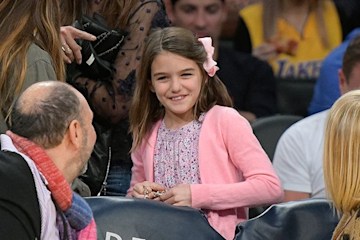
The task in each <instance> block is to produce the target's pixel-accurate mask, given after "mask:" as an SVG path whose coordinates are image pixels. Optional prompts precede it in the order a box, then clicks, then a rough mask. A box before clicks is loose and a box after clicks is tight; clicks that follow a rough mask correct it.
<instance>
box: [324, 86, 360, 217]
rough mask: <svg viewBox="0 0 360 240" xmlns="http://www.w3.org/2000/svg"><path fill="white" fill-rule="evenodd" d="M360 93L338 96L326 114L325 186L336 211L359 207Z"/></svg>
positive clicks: (347, 210) (351, 209)
mask: <svg viewBox="0 0 360 240" xmlns="http://www.w3.org/2000/svg"><path fill="white" fill-rule="evenodd" d="M359 119H360V90H354V91H350V92H348V93H346V94H344V95H343V96H342V97H340V98H339V99H338V100H337V101H336V102H335V103H334V105H333V106H332V108H331V109H330V112H329V116H328V121H327V125H326V131H325V143H324V179H325V186H326V189H327V191H328V194H329V196H330V198H331V199H332V200H333V202H334V205H335V207H336V209H338V210H339V211H340V212H343V213H350V212H351V211H353V210H355V209H357V208H358V207H359V206H360V184H359V183H360V122H359Z"/></svg>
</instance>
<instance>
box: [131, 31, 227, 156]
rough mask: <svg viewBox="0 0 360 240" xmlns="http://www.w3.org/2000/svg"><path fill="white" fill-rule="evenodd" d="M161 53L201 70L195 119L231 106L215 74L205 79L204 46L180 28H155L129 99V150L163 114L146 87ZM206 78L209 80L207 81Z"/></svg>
mask: <svg viewBox="0 0 360 240" xmlns="http://www.w3.org/2000/svg"><path fill="white" fill-rule="evenodd" d="M164 51H167V52H171V53H174V54H177V55H179V56H182V57H185V58H187V59H191V60H193V61H194V62H196V64H197V65H198V66H199V68H200V69H201V70H202V75H203V81H202V86H201V90H200V95H199V98H198V100H197V102H196V104H195V106H194V118H195V119H198V118H199V116H200V114H201V113H203V112H207V111H208V110H209V109H210V108H212V107H213V106H214V105H215V104H218V105H223V106H232V100H231V98H230V96H229V94H228V92H227V89H226V87H225V85H224V84H223V83H222V82H221V81H220V79H219V78H218V77H217V76H216V75H215V76H214V77H208V76H207V73H206V72H205V70H204V68H203V64H204V62H205V60H206V56H207V53H206V51H205V48H204V46H203V44H202V43H201V42H200V41H198V39H197V38H196V37H195V36H194V34H193V33H192V32H191V31H189V30H187V29H184V28H179V27H168V28H164V29H157V30H155V31H153V32H152V33H151V34H150V35H149V37H148V39H147V41H146V43H145V47H144V52H143V56H142V59H141V63H140V68H139V71H138V75H137V79H136V87H135V92H134V96H133V98H132V105H131V108H130V113H129V118H130V131H131V132H132V135H133V142H134V144H133V147H132V151H133V150H134V149H135V148H136V147H138V146H139V145H140V144H141V141H142V140H143V138H144V137H145V135H146V134H147V133H148V132H149V130H150V129H151V127H152V125H153V124H154V122H156V121H157V120H159V119H160V118H162V117H163V115H164V109H163V108H161V107H160V102H159V100H158V99H157V97H156V94H155V93H153V92H151V90H150V84H149V81H150V80H151V65H152V62H153V61H154V59H155V57H156V56H157V55H159V54H160V53H162V52H164ZM207 78H208V81H206V79H207Z"/></svg>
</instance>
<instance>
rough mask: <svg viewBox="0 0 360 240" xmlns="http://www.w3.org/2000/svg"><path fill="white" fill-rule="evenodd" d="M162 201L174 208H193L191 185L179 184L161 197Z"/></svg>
mask: <svg viewBox="0 0 360 240" xmlns="http://www.w3.org/2000/svg"><path fill="white" fill-rule="evenodd" d="M159 199H160V201H163V202H165V203H168V204H171V205H174V206H188V207H191V189H190V184H179V185H177V186H175V187H173V188H171V189H168V190H167V191H166V192H165V193H163V194H162V195H160V196H159Z"/></svg>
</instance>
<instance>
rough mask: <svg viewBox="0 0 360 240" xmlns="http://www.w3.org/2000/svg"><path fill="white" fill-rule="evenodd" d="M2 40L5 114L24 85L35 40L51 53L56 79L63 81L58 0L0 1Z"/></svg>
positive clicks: (0, 90)
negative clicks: (29, 55) (30, 49)
mask: <svg viewBox="0 0 360 240" xmlns="http://www.w3.org/2000/svg"><path fill="white" fill-rule="evenodd" d="M0 42H1V44H0V69H1V71H0V96H1V101H0V110H1V111H2V112H4V113H5V115H8V111H9V108H10V106H11V104H12V102H13V100H14V97H15V96H18V95H19V93H20V91H21V90H22V88H23V85H24V81H25V77H26V76H25V75H26V69H27V67H28V64H27V52H28V49H29V47H30V45H31V44H32V43H36V44H37V45H38V46H39V47H40V48H42V49H43V50H44V51H46V52H48V53H49V55H50V57H51V59H52V64H53V67H54V70H55V73H56V77H57V79H58V80H61V81H64V78H65V77H64V75H65V63H64V60H63V58H62V52H61V41H60V11H59V6H58V1H55V0H26V1H23V0H2V1H0Z"/></svg>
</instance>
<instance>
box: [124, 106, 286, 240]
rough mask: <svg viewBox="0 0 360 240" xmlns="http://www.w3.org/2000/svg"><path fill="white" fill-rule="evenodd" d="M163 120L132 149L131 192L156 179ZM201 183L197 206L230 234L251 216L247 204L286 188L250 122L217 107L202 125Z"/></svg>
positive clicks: (275, 197) (278, 195)
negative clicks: (155, 164) (157, 151)
mask: <svg viewBox="0 0 360 240" xmlns="http://www.w3.org/2000/svg"><path fill="white" fill-rule="evenodd" d="M159 126H160V121H158V122H157V123H155V125H154V127H153V129H152V130H151V132H150V133H149V135H148V137H147V138H146V139H147V141H145V140H144V141H143V143H142V144H141V146H140V147H139V148H137V149H136V150H135V151H134V152H133V154H132V160H133V163H134V166H133V168H132V178H131V183H130V189H129V190H128V194H130V193H131V191H132V188H133V187H134V185H135V184H136V183H138V182H142V181H146V180H147V181H154V166H153V165H154V159H153V157H154V147H155V143H156V137H157V132H158V128H159ZM199 168H200V177H201V184H193V185H191V195H192V196H191V197H192V207H194V208H201V209H203V210H205V211H206V212H207V217H208V220H209V223H210V225H211V226H212V227H213V228H215V229H216V230H217V231H218V232H219V233H220V234H221V235H222V236H223V237H225V239H233V238H234V234H235V226H236V225H237V224H238V223H239V222H241V221H244V220H246V219H247V217H248V208H247V207H250V206H256V205H261V204H271V203H275V202H279V201H281V200H282V197H283V191H282V188H281V183H280V180H279V178H278V177H277V175H276V173H275V171H274V169H273V167H272V165H271V162H270V160H269V158H268V157H267V155H266V153H265V152H264V150H263V149H262V147H261V146H260V144H259V142H258V140H257V139H256V137H255V135H254V134H253V132H252V129H251V126H250V124H249V123H248V121H247V120H246V119H245V118H243V117H242V116H240V114H239V113H238V112H237V111H236V110H234V109H233V108H228V107H222V106H217V105H216V106H214V107H213V108H211V109H210V110H209V111H208V113H207V114H206V115H205V119H204V122H203V124H202V127H201V130H200V140H199Z"/></svg>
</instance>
